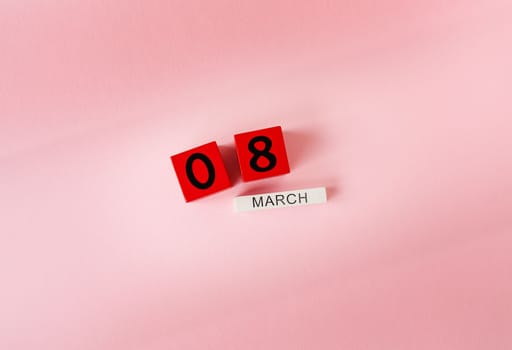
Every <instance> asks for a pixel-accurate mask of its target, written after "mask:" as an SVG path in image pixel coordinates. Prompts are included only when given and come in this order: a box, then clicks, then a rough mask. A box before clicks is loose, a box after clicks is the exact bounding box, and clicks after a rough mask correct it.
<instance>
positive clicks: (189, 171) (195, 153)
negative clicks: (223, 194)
mask: <svg viewBox="0 0 512 350" xmlns="http://www.w3.org/2000/svg"><path fill="white" fill-rule="evenodd" d="M171 161H172V165H173V166H174V171H175V172H176V176H177V177H178V181H179V183H180V186H181V191H182V192H183V196H184V197H185V200H186V201H187V202H190V201H192V200H194V199H198V198H201V197H204V196H207V195H209V194H212V193H215V192H218V191H221V190H223V189H226V188H228V187H231V182H230V180H229V176H228V173H227V171H226V167H225V166H224V161H223V160H222V156H221V155H220V151H219V147H218V146H217V143H216V142H215V141H214V142H210V143H207V144H205V145H203V146H199V147H196V148H193V149H191V150H188V151H185V152H183V153H179V154H176V155H174V156H172V157H171Z"/></svg>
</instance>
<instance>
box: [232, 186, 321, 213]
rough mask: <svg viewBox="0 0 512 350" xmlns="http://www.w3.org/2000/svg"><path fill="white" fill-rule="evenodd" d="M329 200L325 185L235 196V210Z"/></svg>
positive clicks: (294, 205)
mask: <svg viewBox="0 0 512 350" xmlns="http://www.w3.org/2000/svg"><path fill="white" fill-rule="evenodd" d="M325 202H327V192H326V190H325V187H317V188H307V189H303V190H295V191H286V192H273V193H263V194H253V195H250V196H240V197H236V198H235V210H236V211H237V212H241V211H251V210H263V209H272V208H285V207H296V206H299V205H310V204H319V203H325Z"/></svg>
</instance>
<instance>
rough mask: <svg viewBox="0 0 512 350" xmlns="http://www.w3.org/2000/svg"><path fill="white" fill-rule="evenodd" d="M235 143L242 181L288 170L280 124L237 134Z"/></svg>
mask: <svg viewBox="0 0 512 350" xmlns="http://www.w3.org/2000/svg"><path fill="white" fill-rule="evenodd" d="M235 144H236V153H237V155H238V162H239V163H240V171H241V172H242V178H243V180H244V181H252V180H258V179H264V178H267V177H271V176H277V175H283V174H287V173H289V172H290V165H289V164H288V156H287V155H286V147H285V145H284V137H283V131H282V129H281V127H280V126H275V127H272V128H267V129H261V130H255V131H249V132H244V133H241V134H237V135H235Z"/></svg>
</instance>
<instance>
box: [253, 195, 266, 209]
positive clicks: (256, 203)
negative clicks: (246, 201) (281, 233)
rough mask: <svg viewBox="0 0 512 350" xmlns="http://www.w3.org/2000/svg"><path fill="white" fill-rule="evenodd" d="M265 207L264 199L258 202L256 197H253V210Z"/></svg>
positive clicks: (261, 198)
mask: <svg viewBox="0 0 512 350" xmlns="http://www.w3.org/2000/svg"><path fill="white" fill-rule="evenodd" d="M262 206H263V197H262V196H260V198H259V199H258V200H256V197H252V207H253V208H259V207H262Z"/></svg>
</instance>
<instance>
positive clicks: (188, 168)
mask: <svg viewBox="0 0 512 350" xmlns="http://www.w3.org/2000/svg"><path fill="white" fill-rule="evenodd" d="M196 160H200V161H202V162H203V163H204V165H205V166H206V169H207V170H208V179H207V180H206V182H201V181H199V180H198V179H197V177H196V175H195V174H194V170H193V169H192V166H193V165H194V161H196ZM185 168H186V171H187V177H188V180H189V181H190V183H191V184H192V185H194V186H195V187H197V188H199V189H201V190H206V189H207V188H210V187H211V186H212V185H213V183H214V182H215V168H214V167H213V163H212V161H211V160H210V158H208V157H207V156H205V155H204V154H202V153H194V154H192V155H191V156H190V157H188V159H187V163H186V165H185Z"/></svg>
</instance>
